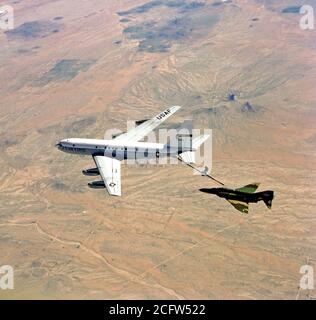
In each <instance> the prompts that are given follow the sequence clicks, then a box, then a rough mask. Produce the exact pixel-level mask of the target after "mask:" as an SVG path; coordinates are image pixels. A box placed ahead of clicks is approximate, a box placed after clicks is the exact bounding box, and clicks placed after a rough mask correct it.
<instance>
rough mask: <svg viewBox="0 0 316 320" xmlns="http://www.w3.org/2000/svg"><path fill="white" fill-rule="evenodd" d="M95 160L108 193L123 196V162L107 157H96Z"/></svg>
mask: <svg viewBox="0 0 316 320" xmlns="http://www.w3.org/2000/svg"><path fill="white" fill-rule="evenodd" d="M93 159H94V162H95V164H96V166H97V167H98V169H99V172H100V175H101V177H102V180H103V182H104V184H105V187H106V189H107V191H108V193H109V194H110V195H111V196H121V162H120V161H119V160H116V159H113V158H108V157H105V156H95V157H93Z"/></svg>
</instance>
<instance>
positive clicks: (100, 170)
mask: <svg viewBox="0 0 316 320" xmlns="http://www.w3.org/2000/svg"><path fill="white" fill-rule="evenodd" d="M179 109H180V107H179V106H174V107H170V108H168V109H166V110H165V111H163V112H161V113H159V114H158V115H156V116H155V117H154V118H152V119H151V120H140V121H138V122H136V127H135V128H133V129H131V130H129V131H128V132H126V133H123V134H121V135H118V136H115V137H114V138H113V139H112V140H97V139H78V138H71V139H65V140H61V141H60V142H59V143H57V144H56V147H57V148H58V149H59V150H61V151H64V152H67V153H71V154H81V155H90V156H92V157H93V160H94V162H95V164H96V168H93V169H88V170H83V171H82V173H83V174H84V175H87V176H98V175H100V176H101V178H102V181H96V182H91V183H89V184H88V185H89V186H90V187H91V188H106V189H107V191H108V193H109V194H110V195H112V196H121V162H122V161H123V160H126V159H141V158H151V159H152V158H159V157H164V156H168V157H170V156H174V157H180V158H181V159H182V161H184V162H186V163H188V162H192V163H194V159H195V151H196V150H197V149H198V148H199V147H200V146H201V145H202V144H203V143H204V142H205V141H206V140H207V139H208V138H209V135H201V136H199V137H197V138H195V139H193V140H192V136H191V140H190V143H189V144H187V145H185V144H183V145H182V146H181V147H180V148H179V145H177V146H172V145H170V144H161V143H150V142H140V140H142V139H143V138H144V137H145V136H146V135H147V134H148V133H149V132H151V131H152V130H154V129H155V128H156V127H158V126H159V125H160V124H161V123H163V122H164V121H165V120H167V119H168V118H169V117H170V116H171V115H172V114H174V113H175V112H176V111H178V110H179Z"/></svg>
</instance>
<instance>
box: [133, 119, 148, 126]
mask: <svg viewBox="0 0 316 320" xmlns="http://www.w3.org/2000/svg"><path fill="white" fill-rule="evenodd" d="M148 120H149V119H143V120H137V121H135V125H136V127H138V126H140V125H141V124H142V123H144V122H146V121H148Z"/></svg>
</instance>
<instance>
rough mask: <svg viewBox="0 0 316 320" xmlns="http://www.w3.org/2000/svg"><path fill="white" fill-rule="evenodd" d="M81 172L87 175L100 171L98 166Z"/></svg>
mask: <svg viewBox="0 0 316 320" xmlns="http://www.w3.org/2000/svg"><path fill="white" fill-rule="evenodd" d="M82 174H83V175H85V176H89V177H95V176H99V175H100V172H99V169H98V168H93V169H87V170H82Z"/></svg>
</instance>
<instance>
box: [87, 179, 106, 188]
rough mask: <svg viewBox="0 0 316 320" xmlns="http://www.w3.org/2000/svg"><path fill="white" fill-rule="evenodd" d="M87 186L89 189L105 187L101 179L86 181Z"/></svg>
mask: <svg viewBox="0 0 316 320" xmlns="http://www.w3.org/2000/svg"><path fill="white" fill-rule="evenodd" d="M88 186H89V187H90V188H91V189H104V188H105V184H104V182H103V181H93V182H90V183H88Z"/></svg>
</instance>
